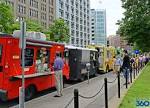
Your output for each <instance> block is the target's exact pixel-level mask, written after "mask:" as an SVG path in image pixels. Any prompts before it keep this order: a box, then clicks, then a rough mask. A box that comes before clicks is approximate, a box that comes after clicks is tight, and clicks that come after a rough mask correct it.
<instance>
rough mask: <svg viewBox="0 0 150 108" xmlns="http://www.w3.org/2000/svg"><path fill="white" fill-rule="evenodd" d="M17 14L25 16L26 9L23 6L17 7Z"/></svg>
mask: <svg viewBox="0 0 150 108" xmlns="http://www.w3.org/2000/svg"><path fill="white" fill-rule="evenodd" d="M18 13H21V14H26V7H25V6H23V5H18Z"/></svg>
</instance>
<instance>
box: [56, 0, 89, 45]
mask: <svg viewBox="0 0 150 108" xmlns="http://www.w3.org/2000/svg"><path fill="white" fill-rule="evenodd" d="M56 18H62V19H64V20H65V21H66V23H67V24H68V26H69V28H70V42H69V44H70V45H74V46H80V47H86V46H87V45H88V44H90V41H91V40H90V39H91V38H90V31H91V30H90V1H89V0H56Z"/></svg>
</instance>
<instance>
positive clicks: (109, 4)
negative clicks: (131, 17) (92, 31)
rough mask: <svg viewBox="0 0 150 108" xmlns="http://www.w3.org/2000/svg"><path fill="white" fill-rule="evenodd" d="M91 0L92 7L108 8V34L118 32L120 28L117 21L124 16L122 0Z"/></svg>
mask: <svg viewBox="0 0 150 108" xmlns="http://www.w3.org/2000/svg"><path fill="white" fill-rule="evenodd" d="M100 1H101V2H100ZM90 2H91V8H92V9H106V18H107V22H106V23H107V36H109V35H114V34H116V31H117V29H118V26H117V25H116V22H117V20H120V19H121V18H122V17H123V14H122V13H123V9H122V7H121V0H90Z"/></svg>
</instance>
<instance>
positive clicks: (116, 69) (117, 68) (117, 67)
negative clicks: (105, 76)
mask: <svg viewBox="0 0 150 108" xmlns="http://www.w3.org/2000/svg"><path fill="white" fill-rule="evenodd" d="M114 58H116V59H115V61H114V73H116V74H118V73H119V72H120V68H121V66H122V61H121V57H120V54H119V53H118V55H117V56H116V57H115V56H114Z"/></svg>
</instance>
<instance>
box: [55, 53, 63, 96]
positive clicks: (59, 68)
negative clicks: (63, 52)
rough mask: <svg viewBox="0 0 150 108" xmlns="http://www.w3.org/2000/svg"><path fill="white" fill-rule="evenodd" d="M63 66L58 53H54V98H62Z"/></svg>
mask: <svg viewBox="0 0 150 108" xmlns="http://www.w3.org/2000/svg"><path fill="white" fill-rule="evenodd" d="M63 66H64V62H63V59H62V58H61V57H60V53H59V52H57V53H56V59H55V61H54V72H55V80H56V89H57V95H56V97H60V96H62V90H63V74H62V69H63Z"/></svg>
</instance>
